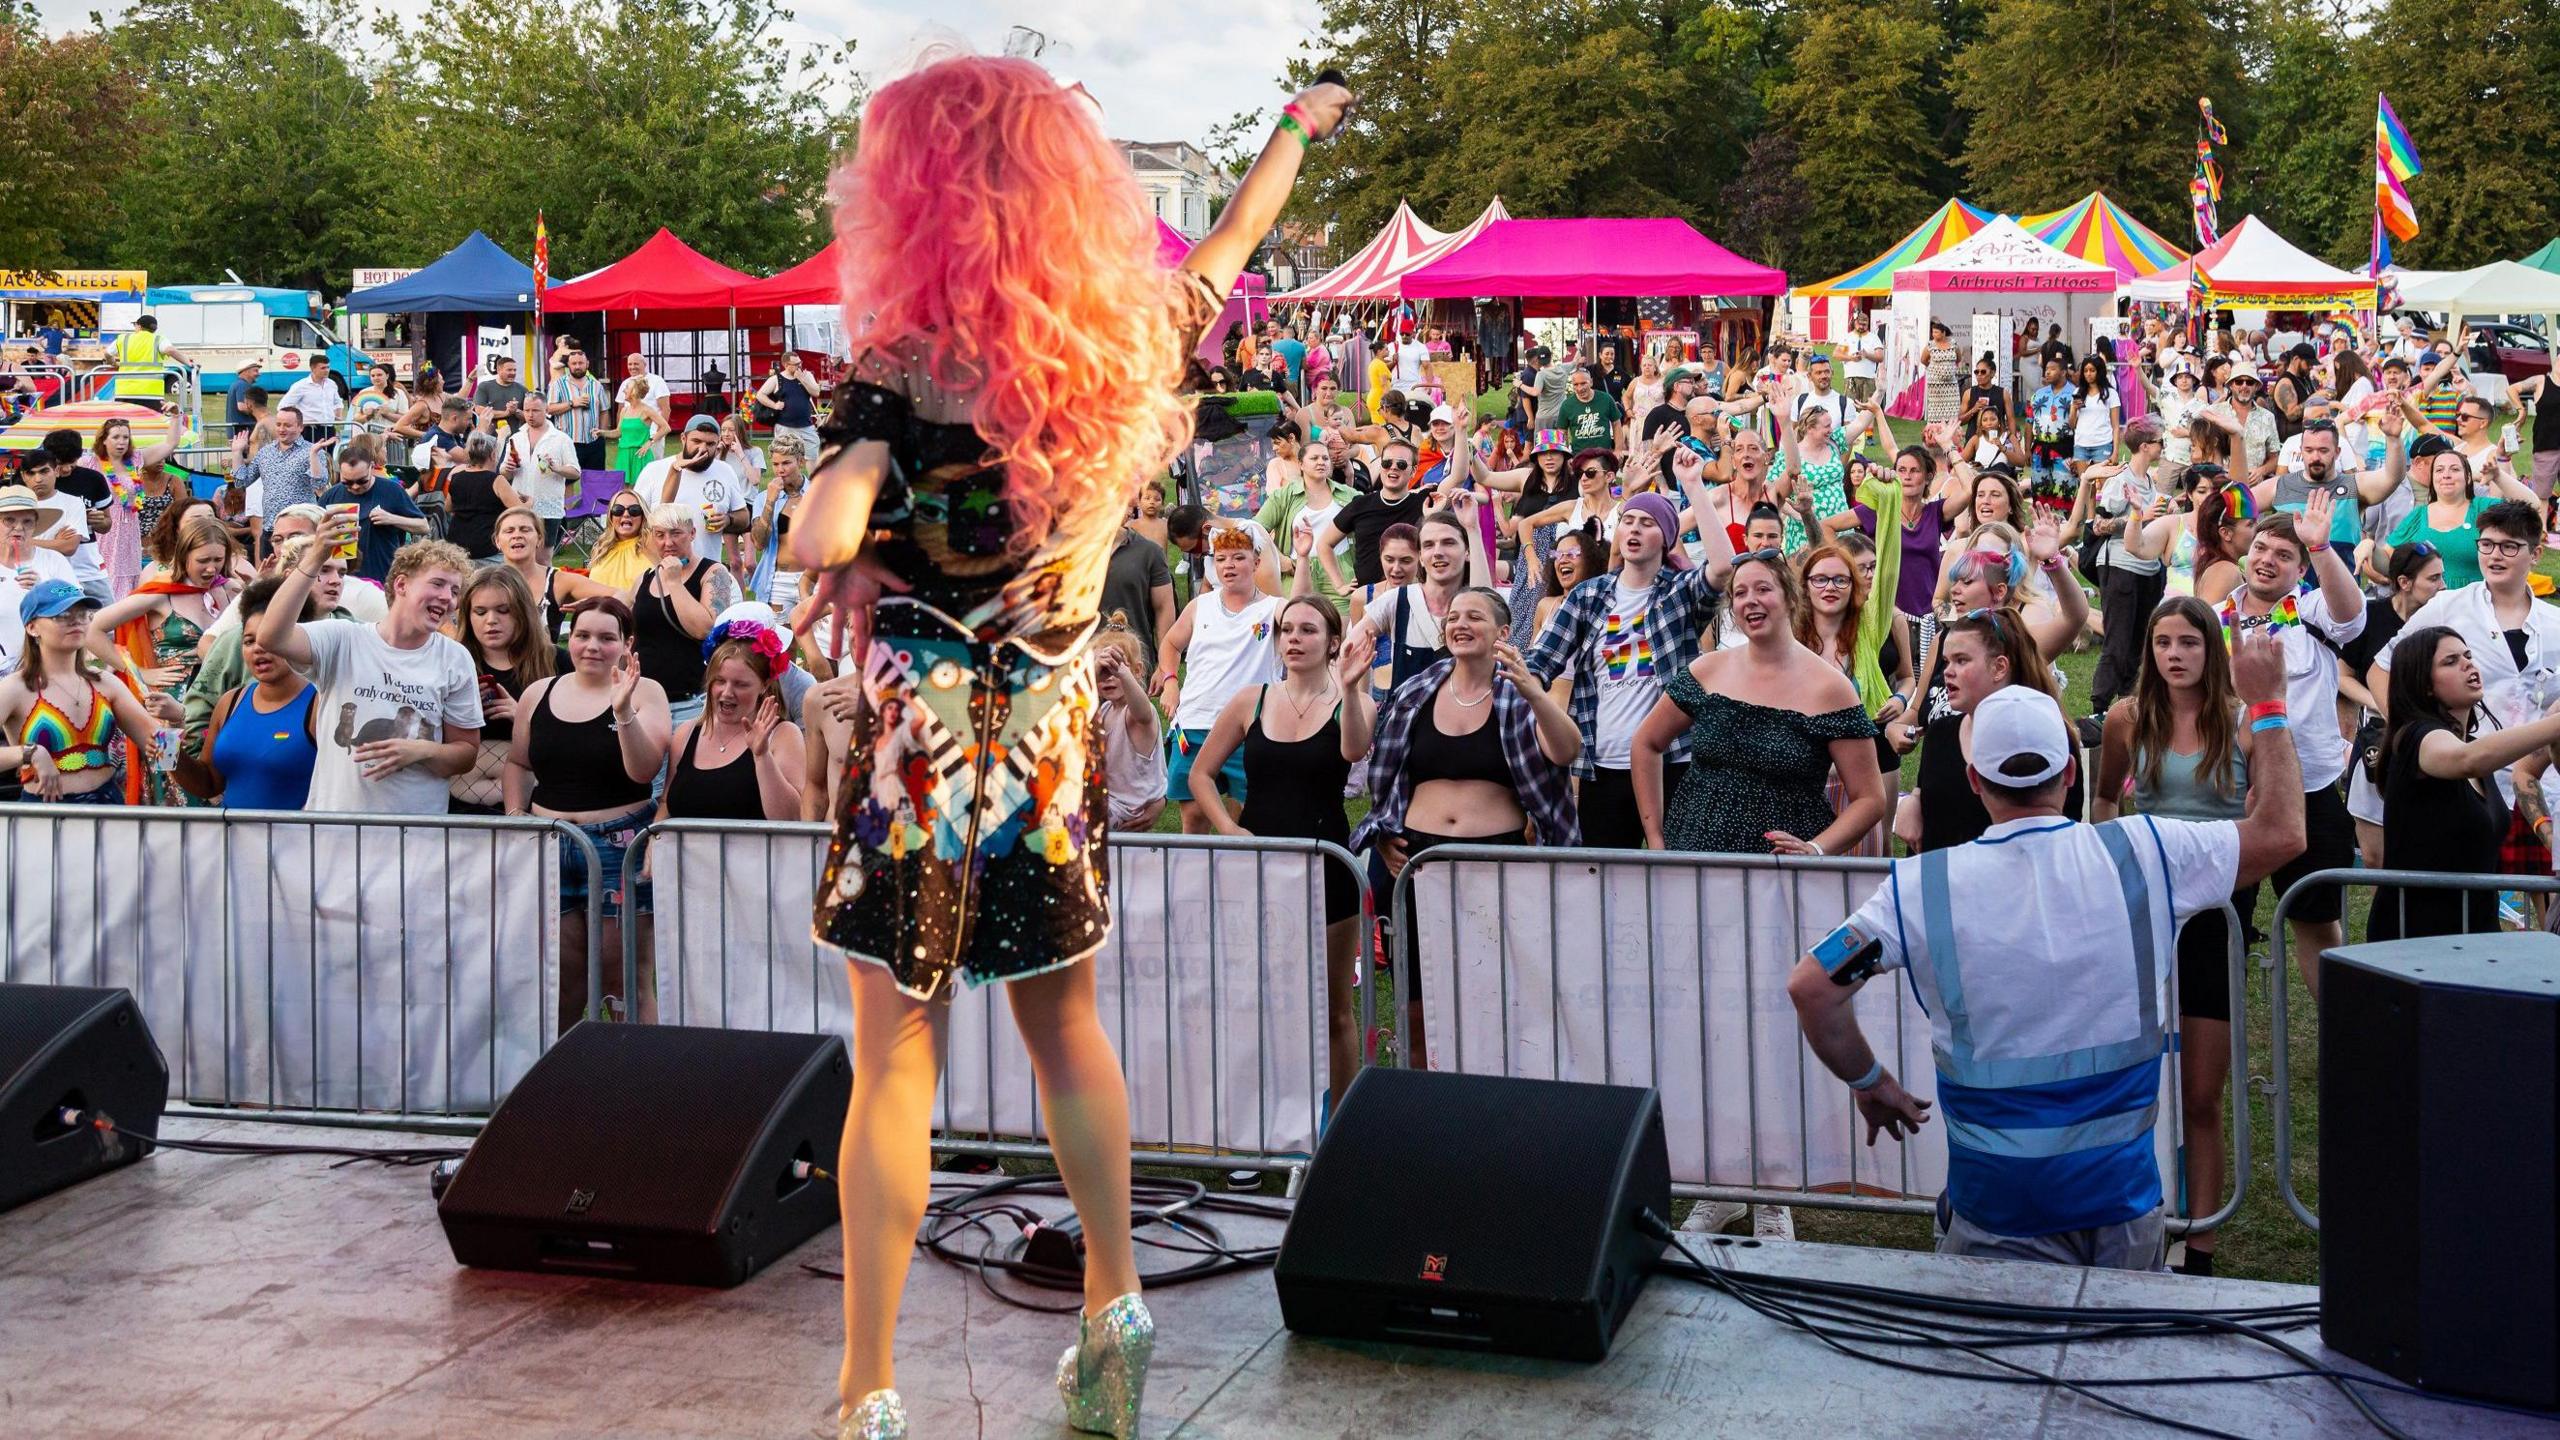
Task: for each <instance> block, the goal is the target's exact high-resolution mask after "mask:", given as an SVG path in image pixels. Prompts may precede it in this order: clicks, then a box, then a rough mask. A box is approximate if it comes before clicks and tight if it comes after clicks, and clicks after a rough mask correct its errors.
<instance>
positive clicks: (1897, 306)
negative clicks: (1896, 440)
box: [1884, 215, 2116, 419]
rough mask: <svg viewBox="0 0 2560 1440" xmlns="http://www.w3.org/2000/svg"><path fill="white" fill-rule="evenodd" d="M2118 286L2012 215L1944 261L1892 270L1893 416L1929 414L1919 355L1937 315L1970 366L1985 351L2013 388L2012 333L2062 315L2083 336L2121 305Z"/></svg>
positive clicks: (1889, 352) (1888, 368)
mask: <svg viewBox="0 0 2560 1440" xmlns="http://www.w3.org/2000/svg"><path fill="white" fill-rule="evenodd" d="M2115 289H2116V272H2115V271H2113V270H2110V269H2108V268H2107V267H2106V266H2104V265H2101V264H2099V263H2097V262H2096V261H2094V260H2082V259H2078V258H2076V257H2073V256H2070V255H2065V254H2063V253H2062V252H2061V251H2060V250H2057V249H2055V248H2054V247H2052V246H2051V245H2048V244H2046V243H2045V242H2044V241H2042V240H2039V239H2037V238H2036V237H2035V236H2033V235H2030V234H2028V233H2027V232H2026V230H2025V229H2024V228H2022V227H2021V226H2020V225H2019V224H2018V222H2017V221H2015V220H2012V219H2010V218H2008V217H2007V216H2005V215H2004V216H2000V217H1998V218H1997V219H1994V220H1993V221H1992V222H1991V223H1990V224H1988V225H1985V226H1984V227H1982V229H1981V230H1980V231H1979V232H1978V233H1976V234H1975V235H1974V236H1973V238H1971V239H1969V240H1967V241H1965V242H1964V243H1963V244H1961V245H1957V246H1955V247H1953V248H1951V249H1949V250H1947V251H1945V252H1944V253H1942V254H1940V255H1939V256H1938V257H1937V258H1935V259H1933V260H1927V261H1922V262H1920V263H1917V264H1913V265H1906V266H1904V267H1903V268H1902V269H1900V270H1898V271H1896V272H1895V274H1894V277H1893V323H1892V324H1891V326H1890V327H1889V328H1888V329H1887V330H1886V332H1885V372H1884V373H1885V387H1884V388H1885V390H1886V392H1887V393H1888V394H1891V395H1893V396H1894V400H1893V402H1892V405H1891V413H1892V414H1894V415H1895V416H1897V417H1900V418H1903V419H1913V418H1917V417H1918V416H1919V415H1920V414H1921V412H1922V408H1923V401H1924V398H1925V397H1924V395H1923V393H1922V392H1923V390H1924V389H1925V386H1924V384H1923V382H1922V381H1921V378H1920V368H1921V356H1922V355H1923V353H1924V352H1925V351H1926V350H1927V348H1928V344H1929V324H1930V322H1931V321H1933V320H1934V321H1940V322H1943V323H1944V324H1945V325H1946V327H1947V328H1948V330H1949V331H1950V332H1952V333H1953V335H1954V336H1955V343H1956V345H1957V347H1958V348H1959V349H1961V350H1963V351H1964V352H1965V358H1966V361H1967V366H1968V368H1970V365H1971V362H1972V361H1973V359H1974V358H1975V357H1976V356H1977V355H1979V354H1980V353H1981V352H1983V351H1985V350H1988V351H1989V352H1990V354H1991V358H1992V361H1993V363H1994V364H1995V365H1997V366H1998V367H1999V372H2000V382H1999V383H2000V384H2001V385H2002V386H2004V387H2009V386H2012V385H2013V384H2014V382H2015V381H2016V378H2017V377H2016V366H2015V357H2014V356H2013V355H2012V354H2011V347H2010V346H2009V345H2008V344H2007V343H2005V342H2006V340H2007V337H2009V336H2012V335H2015V334H2017V333H2018V328H2019V326H2020V325H2022V324H2025V323H2028V322H2033V323H2034V324H2036V325H2037V326H2038V327H2039V328H2041V327H2042V326H2044V325H2047V324H2052V323H2056V322H2059V323H2060V324H2061V325H2062V327H2063V333H2065V334H2069V335H2080V334H2086V333H2088V322H2089V321H2090V320H2092V319H2095V318H2097V317H2099V316H2102V315H2108V314H2112V313H2113V312H2114V309H2115ZM1986 340H1988V341H1989V342H1990V343H1988V344H1986V343H1985V341H1986Z"/></svg>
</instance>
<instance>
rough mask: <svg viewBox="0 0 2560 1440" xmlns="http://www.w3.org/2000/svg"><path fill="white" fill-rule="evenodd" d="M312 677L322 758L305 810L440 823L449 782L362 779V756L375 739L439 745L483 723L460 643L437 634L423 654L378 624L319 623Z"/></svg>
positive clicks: (420, 772) (411, 769) (408, 777)
mask: <svg viewBox="0 0 2560 1440" xmlns="http://www.w3.org/2000/svg"><path fill="white" fill-rule="evenodd" d="M302 633H303V634H304V635H305V636H306V637H308V638H309V640H310V642H311V666H310V669H309V670H308V671H307V672H306V673H307V674H308V675H309V676H310V679H311V683H312V685H313V686H314V687H315V688H316V689H317V690H318V692H319V693H318V694H316V695H314V696H313V697H312V701H311V705H312V716H311V728H312V731H313V733H314V734H316V735H317V736H318V737H319V743H320V754H319V758H318V760H317V761H316V762H315V763H314V764H313V765H312V767H311V798H310V799H309V800H308V801H307V802H305V804H304V807H303V808H305V809H307V810H322V811H333V812H354V813H362V814H372V815H442V814H444V813H445V802H446V801H447V800H448V799H449V798H451V797H450V796H449V795H448V794H447V792H446V788H445V780H444V777H443V776H441V775H436V774H433V773H431V772H430V771H428V770H427V769H426V767H424V766H421V765H411V766H408V767H407V768H405V769H402V770H399V771H396V772H394V773H393V774H390V775H387V776H385V777H383V778H382V779H379V780H368V779H366V778H364V773H363V768H362V767H361V766H359V765H357V764H356V759H355V748H354V747H356V746H358V745H363V744H367V743H369V742H372V741H375V740H441V739H443V738H444V731H445V727H446V726H448V725H454V726H459V727H461V728H462V729H465V730H477V729H479V728H480V725H481V714H480V682H479V676H478V672H477V671H475V670H474V669H473V668H472V664H471V655H470V653H469V652H468V651H466V650H464V649H463V648H462V646H461V644H460V643H459V642H456V641H454V640H452V639H449V638H447V637H445V636H443V635H430V636H428V637H427V643H426V644H424V645H421V646H419V647H418V648H416V649H415V650H400V649H395V648H393V647H392V645H391V644H390V642H388V641H386V640H384V639H383V638H382V630H381V628H380V627H379V626H374V625H367V624H364V623H362V622H361V621H356V620H314V621H311V622H309V623H308V624H306V625H304V626H303V627H302Z"/></svg>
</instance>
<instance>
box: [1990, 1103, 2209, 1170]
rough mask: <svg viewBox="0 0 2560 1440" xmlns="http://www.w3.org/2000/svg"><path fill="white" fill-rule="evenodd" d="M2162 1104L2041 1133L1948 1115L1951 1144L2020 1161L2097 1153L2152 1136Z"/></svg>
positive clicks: (2152, 1104) (2102, 1116) (2154, 1104)
mask: <svg viewBox="0 0 2560 1440" xmlns="http://www.w3.org/2000/svg"><path fill="white" fill-rule="evenodd" d="M2159 1109H2160V1106H2159V1102H2158V1101H2157V1100H2156V1099H2155V1100H2154V1101H2153V1102H2152V1103H2151V1104H2148V1105H2145V1106H2143V1107H2142V1108H2141V1109H2139V1110H2127V1111H2125V1112H2124V1113H2123V1114H2121V1115H2101V1116H2099V1117H2098V1118H2097V1119H2095V1120H2084V1121H2082V1122H2081V1123H2079V1124H2077V1125H2057V1126H2054V1127H2052V1128H2049V1129H2039V1130H1997V1129H1993V1128H1991V1127H1989V1126H1986V1125H1976V1124H1973V1123H1971V1122H1969V1121H1964V1120H1958V1119H1957V1118H1955V1116H1954V1115H1952V1114H1950V1115H1949V1116H1947V1143H1948V1144H1950V1145H1960V1146H1962V1147H1964V1148H1965V1149H1967V1150H1978V1151H1980V1152H1982V1153H1983V1154H1985V1155H2006V1156H2010V1157H2013V1158H2016V1159H2026V1160H2047V1159H2051V1158H2053V1157H2054V1156H2057V1155H2070V1154H2074V1153H2076V1152H2078V1151H2082V1150H2094V1149H2096V1148H2098V1147H2099V1146H2102V1145H2121V1144H2123V1143H2125V1142H2126V1141H2128V1140H2132V1139H2136V1138H2138V1137H2140V1136H2144V1135H2148V1134H2150V1133H2151V1125H2152V1122H2153V1121H2154V1120H2156V1119H2158V1118H2159Z"/></svg>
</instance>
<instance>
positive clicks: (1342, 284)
mask: <svg viewBox="0 0 2560 1440" xmlns="http://www.w3.org/2000/svg"><path fill="white" fill-rule="evenodd" d="M1497 203H1499V202H1497ZM1448 238H1449V234H1448V232H1447V231H1445V230H1434V229H1432V228H1431V227H1430V226H1428V225H1425V224H1423V223H1422V220H1421V217H1419V216H1417V215H1415V214H1414V213H1413V207H1412V206H1411V205H1408V204H1406V203H1405V202H1404V201H1401V200H1399V201H1397V202H1396V213H1395V214H1393V215H1390V216H1388V217H1387V223H1386V226H1385V228H1383V229H1381V230H1380V231H1379V232H1378V233H1377V234H1376V235H1374V236H1372V237H1371V238H1370V240H1369V243H1368V244H1366V245H1363V246H1361V247H1360V253H1358V254H1356V255H1354V256H1352V257H1351V258H1350V259H1348V260H1345V261H1344V262H1342V263H1341V264H1339V265H1336V266H1335V267H1333V268H1332V269H1331V270H1328V271H1326V272H1325V273H1324V274H1323V275H1322V276H1321V277H1319V278H1318V279H1316V280H1314V281H1312V282H1310V283H1308V284H1305V285H1301V286H1299V287H1298V288H1297V289H1295V290H1292V291H1290V292H1289V293H1288V294H1286V295H1274V296H1272V297H1271V298H1272V299H1273V300H1274V301H1278V302H1282V303H1287V302H1292V301H1297V302H1307V303H1322V302H1325V301H1335V300H1392V299H1395V298H1396V291H1395V280H1396V277H1398V276H1400V275H1402V274H1404V273H1405V272H1406V271H1408V270H1410V269H1412V268H1413V267H1414V264H1415V262H1416V260H1417V259H1418V258H1419V257H1420V256H1421V255H1422V254H1423V253H1424V252H1425V251H1428V250H1429V249H1430V248H1431V247H1432V246H1434V245H1437V244H1439V243H1440V242H1442V241H1444V240H1447V239H1448Z"/></svg>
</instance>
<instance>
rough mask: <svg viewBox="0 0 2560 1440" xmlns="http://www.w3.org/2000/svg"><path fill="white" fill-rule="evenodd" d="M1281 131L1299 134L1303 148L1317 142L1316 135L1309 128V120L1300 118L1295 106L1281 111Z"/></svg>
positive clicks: (1287, 133) (1299, 140) (1300, 147)
mask: <svg viewBox="0 0 2560 1440" xmlns="http://www.w3.org/2000/svg"><path fill="white" fill-rule="evenodd" d="M1280 133H1281V134H1283V135H1295V136H1297V137H1298V148H1299V149H1301V150H1304V149H1306V148H1307V147H1308V146H1310V145H1313V144H1314V143H1316V137H1315V136H1314V135H1313V134H1311V133H1310V132H1309V131H1308V130H1307V122H1306V121H1304V120H1301V119H1299V118H1298V112H1297V108H1296V107H1295V106H1292V107H1290V108H1289V109H1286V110H1283V111H1281V112H1280Z"/></svg>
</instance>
